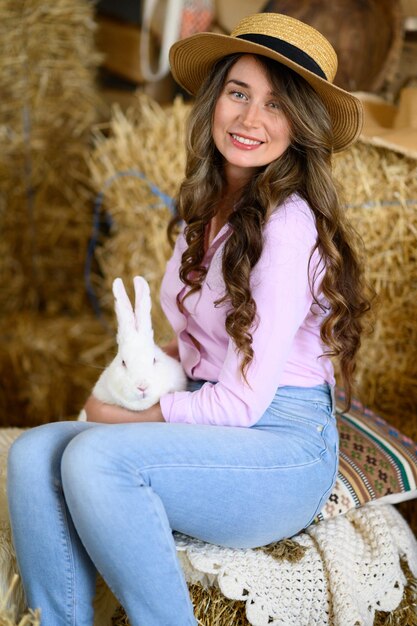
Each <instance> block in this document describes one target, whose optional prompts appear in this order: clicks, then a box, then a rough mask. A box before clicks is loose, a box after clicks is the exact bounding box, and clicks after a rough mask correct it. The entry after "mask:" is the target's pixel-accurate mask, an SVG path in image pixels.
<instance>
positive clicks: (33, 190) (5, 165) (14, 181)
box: [0, 0, 99, 312]
mask: <svg viewBox="0 0 417 626" xmlns="http://www.w3.org/2000/svg"><path fill="white" fill-rule="evenodd" d="M93 15H94V7H93V4H92V3H90V2H88V1H87V0H56V1H52V0H23V1H22V2H17V3H16V2H13V0H0V90H1V93H2V98H1V102H0V137H1V140H2V151H1V154H0V196H1V198H2V201H1V204H0V229H1V231H2V233H6V237H5V238H4V239H3V241H2V244H1V247H2V249H1V256H0V280H1V282H2V285H3V288H2V291H1V295H0V309H1V310H2V311H3V312H7V311H8V312H12V311H16V310H18V309H20V308H23V307H26V306H28V305H29V306H31V307H32V308H34V309H35V310H36V309H40V308H44V307H48V306H51V307H52V308H60V309H61V310H65V309H72V310H78V309H79V306H80V297H79V296H78V292H81V293H82V290H83V286H82V275H83V264H84V259H85V253H86V249H87V243H88V237H89V234H90V224H89V220H90V211H91V205H90V204H89V202H90V196H89V194H88V193H87V184H86V183H87V176H86V165H85V159H84V156H85V151H86V149H87V147H88V145H89V139H90V128H91V125H92V124H93V122H94V121H95V119H96V108H97V101H98V100H97V92H96V87H95V82H94V80H95V70H96V67H97V65H98V62H99V56H98V54H97V53H96V51H95V48H94V31H95V24H94V20H93ZM82 216H84V219H83V218H82ZM57 249H58V250H59V253H58V254H55V255H52V256H53V257H54V258H51V251H55V250H57ZM69 265H70V266H71V268H72V271H70V272H68V271H67V270H68V266H69ZM62 276H65V281H64V282H60V281H61V278H62ZM63 287H64V288H63ZM74 298H75V301H74ZM52 301H55V302H54V304H51V302H52Z"/></svg>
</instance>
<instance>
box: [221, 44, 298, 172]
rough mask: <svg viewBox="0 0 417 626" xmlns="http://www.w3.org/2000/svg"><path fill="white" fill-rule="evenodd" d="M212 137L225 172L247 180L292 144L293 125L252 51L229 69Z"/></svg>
mask: <svg viewBox="0 0 417 626" xmlns="http://www.w3.org/2000/svg"><path fill="white" fill-rule="evenodd" d="M213 140H214V143H215V145H216V148H217V149H218V150H219V152H220V153H221V154H222V155H223V157H224V159H225V164H226V167H225V173H226V177H227V179H228V181H229V182H231V180H232V179H233V178H236V179H238V180H242V179H243V180H247V179H249V178H250V176H251V175H252V174H253V173H254V172H255V171H256V170H257V168H259V167H261V166H264V165H267V164H268V163H271V162H272V161H274V160H275V159H277V158H278V157H279V156H281V155H282V154H283V153H284V152H285V150H286V149H287V148H288V146H289V145H290V125H289V122H288V120H287V118H286V117H285V115H284V113H283V111H282V109H281V107H280V103H279V94H277V93H274V92H273V88H272V86H271V84H270V82H269V80H268V77H267V75H266V73H265V70H264V68H263V66H262V65H261V64H260V63H259V62H258V61H257V60H256V58H255V57H253V56H251V55H245V56H242V57H240V58H239V59H238V60H237V61H236V63H235V64H234V65H233V67H231V69H230V70H229V72H228V74H227V76H226V80H225V84H224V87H223V90H222V92H221V94H220V96H219V99H218V101H217V103H216V106H215V109H214V116H213Z"/></svg>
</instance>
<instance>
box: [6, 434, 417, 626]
mask: <svg viewBox="0 0 417 626" xmlns="http://www.w3.org/2000/svg"><path fill="white" fill-rule="evenodd" d="M20 432H22V430H21V429H16V428H13V429H0V593H1V590H5V589H7V587H8V584H9V581H10V573H11V571H12V570H13V568H15V564H14V558H13V551H12V548H11V546H10V533H9V523H8V513H7V502H6V483H5V477H6V460H7V451H8V448H9V446H10V444H11V442H12V441H13V440H14V439H15V438H16V437H17V436H18V435H19V434H20ZM293 539H294V540H295V541H296V542H298V543H299V544H300V545H302V546H305V548H306V551H305V553H304V555H303V556H302V557H301V558H300V559H299V560H298V561H296V562H289V561H288V560H285V559H284V560H277V559H275V558H274V557H272V556H270V555H268V554H265V553H264V552H262V551H258V550H236V549H229V548H221V547H219V546H215V545H211V544H207V543H204V542H201V541H198V540H195V539H192V538H190V537H187V536H184V535H180V534H177V533H176V534H175V541H176V545H177V550H178V555H179V558H180V561H181V565H182V567H183V569H184V572H185V575H186V578H187V581H188V582H200V583H201V584H203V585H206V586H211V585H218V587H219V588H220V590H221V592H222V593H223V594H224V596H225V597H226V598H229V599H231V600H243V601H245V602H246V615H247V620H248V622H249V623H250V624H252V626H311V625H313V624H314V625H315V626H372V625H373V622H374V616H375V611H377V610H382V611H388V612H389V611H392V610H394V609H395V608H396V607H397V606H398V604H399V603H400V601H401V598H402V596H403V592H404V584H405V577H404V574H403V572H402V570H401V567H400V558H402V557H405V558H406V560H407V561H408V564H409V567H410V569H411V571H412V573H413V575H414V576H417V541H416V539H415V537H414V535H413V534H412V532H411V530H410V528H409V527H408V525H407V523H406V522H405V520H404V519H403V518H402V516H401V515H400V514H399V513H398V511H397V510H396V509H395V508H394V507H393V506H392V505H389V504H386V505H367V506H364V507H362V508H360V509H356V510H353V511H351V512H349V513H347V514H346V515H343V516H339V517H336V518H332V519H328V520H325V521H323V522H320V523H319V524H316V525H312V526H310V527H309V528H308V529H307V530H306V531H305V532H303V533H301V534H299V535H298V536H297V537H294V538H293ZM104 595H105V594H104ZM102 600H103V607H102V608H103V609H104V605H105V604H106V603H107V605H108V606H107V609H108V611H110V610H111V609H112V608H114V607H112V603H111V602H109V601H108V599H107V600H106V598H104V597H103V598H102ZM104 613H105V611H104ZM104 613H103V614H102V615H101V617H100V621H99V622H96V623H97V624H98V623H99V624H100V626H104V625H105V624H106V623H107V619H109V616H107V617H106V618H105V616H104ZM110 615H111V613H110Z"/></svg>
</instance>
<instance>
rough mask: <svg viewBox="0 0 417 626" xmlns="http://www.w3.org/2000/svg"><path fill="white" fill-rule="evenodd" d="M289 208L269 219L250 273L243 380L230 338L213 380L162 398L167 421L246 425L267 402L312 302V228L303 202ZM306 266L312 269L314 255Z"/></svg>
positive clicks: (258, 413) (311, 218)
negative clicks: (248, 350) (250, 354)
mask: <svg viewBox="0 0 417 626" xmlns="http://www.w3.org/2000/svg"><path fill="white" fill-rule="evenodd" d="M293 209H295V207H293V206H289V207H288V208H286V207H282V208H281V209H280V210H279V211H277V212H276V213H274V214H273V215H272V217H271V218H270V219H269V221H268V223H267V225H266V226H265V229H264V248H263V252H262V255H261V258H260V260H259V261H258V263H257V265H256V266H255V268H254V269H253V271H252V275H251V291H252V297H253V298H254V300H255V302H256V308H257V316H258V323H257V325H256V326H255V328H254V329H253V330H252V338H253V343H252V347H253V350H254V358H253V361H252V363H251V364H250V366H249V368H248V370H247V374H246V376H247V383H246V382H245V381H244V380H243V378H242V375H241V371H240V361H241V357H240V354H239V353H237V350H236V348H235V345H234V343H233V342H232V341H231V340H230V341H229V345H228V350H227V355H226V359H225V361H224V364H223V367H222V369H221V371H220V374H219V379H218V382H217V383H209V382H207V383H205V384H204V385H203V387H202V388H201V389H200V390H198V391H194V392H186V391H184V392H175V393H171V394H167V395H165V396H163V397H162V398H161V409H162V413H163V416H164V418H165V420H166V421H167V422H184V423H190V424H212V425H223V426H243V427H248V426H251V425H253V424H255V423H256V422H257V421H258V420H259V419H260V417H261V416H262V414H263V413H264V412H265V410H266V409H267V407H268V406H269V405H270V403H271V402H272V399H273V397H274V395H275V393H276V390H277V387H278V384H279V381H280V378H281V375H282V372H283V370H284V367H285V364H286V361H287V359H288V357H289V354H290V351H291V347H292V343H293V341H294V337H295V335H296V333H297V331H298V329H299V327H300V326H301V324H302V323H303V321H304V319H305V318H306V316H307V315H308V313H309V311H310V308H311V305H312V302H313V300H312V295H311V292H310V284H309V274H308V267H309V259H310V255H311V251H312V249H313V247H314V245H315V243H316V237H317V231H316V227H315V223H314V218H313V216H312V213H311V211H310V210H309V208H308V207H307V206H306V205H303V208H302V209H298V210H297V209H296V210H293ZM315 254H316V253H315ZM311 265H312V266H313V270H312V271H314V255H313V259H312V264H311Z"/></svg>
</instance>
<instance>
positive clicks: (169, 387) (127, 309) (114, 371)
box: [78, 276, 187, 421]
mask: <svg viewBox="0 0 417 626" xmlns="http://www.w3.org/2000/svg"><path fill="white" fill-rule="evenodd" d="M133 284H134V288H135V309H134V310H133V308H132V305H131V302H130V300H129V297H128V295H127V293H126V291H125V288H124V285H123V281H122V279H121V278H116V279H115V280H114V282H113V295H114V298H115V311H116V317H117V322H118V330H117V344H118V352H117V354H116V356H115V357H114V359H113V361H112V362H111V363H110V364H109V365H108V366H107V367H106V369H105V370H104V371H103V372H102V374H101V376H100V377H99V379H98V380H97V382H96V384H95V386H94V388H93V391H92V393H93V395H94V396H95V397H96V398H98V399H99V400H101V401H102V402H107V403H110V404H117V405H120V406H122V407H125V408H127V409H131V410H132V411H141V410H143V409H147V408H149V407H150V406H152V405H153V404H155V403H156V402H158V400H159V398H160V397H161V396H162V395H163V394H165V393H169V392H171V391H181V390H183V389H185V388H186V384H187V378H186V375H185V372H184V370H183V368H182V366H181V364H180V362H179V361H177V360H176V359H174V358H173V357H170V356H168V355H167V354H166V353H165V352H164V351H163V350H161V348H159V346H157V345H155V343H154V338H153V328H152V319H151V296H150V290H149V285H148V283H147V282H146V280H145V279H144V278H143V277H142V276H135V278H134V279H133ZM78 419H79V420H84V421H85V420H86V419H87V416H86V413H85V411H84V409H83V410H82V411H81V413H80V415H79V416H78Z"/></svg>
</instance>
